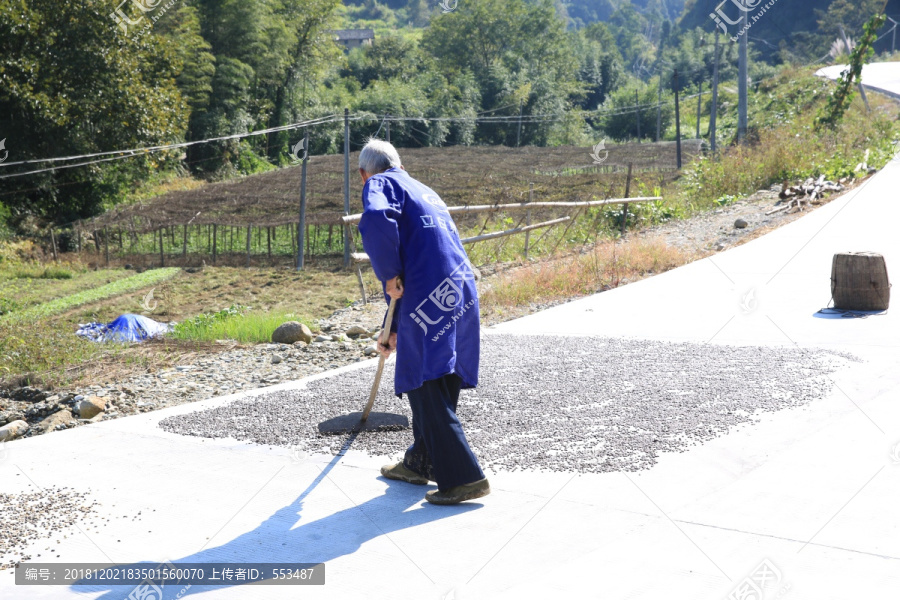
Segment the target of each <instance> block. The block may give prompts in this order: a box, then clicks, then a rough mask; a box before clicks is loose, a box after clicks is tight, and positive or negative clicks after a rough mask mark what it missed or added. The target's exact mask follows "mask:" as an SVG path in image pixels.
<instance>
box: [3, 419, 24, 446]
mask: <svg viewBox="0 0 900 600" xmlns="http://www.w3.org/2000/svg"><path fill="white" fill-rule="evenodd" d="M26 431H28V423H26V422H25V421H13V422H12V423H7V424H6V425H4V426H3V427H0V442H5V441H8V440H14V439H16V438H17V437H19V436H20V435H22V434H23V433H25V432H26Z"/></svg>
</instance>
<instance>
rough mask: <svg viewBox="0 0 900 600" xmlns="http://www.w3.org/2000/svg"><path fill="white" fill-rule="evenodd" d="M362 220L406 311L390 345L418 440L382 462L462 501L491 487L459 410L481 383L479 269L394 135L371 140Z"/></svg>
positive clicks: (443, 499) (448, 500) (391, 471)
mask: <svg viewBox="0 0 900 600" xmlns="http://www.w3.org/2000/svg"><path fill="white" fill-rule="evenodd" d="M359 174H360V175H361V176H362V179H363V184H364V185H363V193H362V201H363V214H362V219H361V220H360V222H359V231H360V233H361V234H362V241H363V246H364V247H365V249H366V253H367V254H368V255H369V258H370V259H371V261H372V269H373V270H374V271H375V275H376V276H377V277H378V279H379V280H381V281H382V282H383V285H384V292H385V297H386V298H394V299H397V306H396V308H395V311H396V313H395V314H397V315H398V317H397V318H396V319H394V323H393V324H392V327H391V331H392V333H391V335H390V336H389V341H388V345H387V346H382V345H381V344H380V343H379V351H380V352H381V353H382V354H383V355H384V356H388V355H390V353H391V352H394V351H396V352H397V364H396V367H395V375H394V391H395V393H396V394H397V395H398V396H402V394H406V395H407V396H408V397H409V404H410V407H411V408H412V414H413V443H412V445H411V446H410V447H409V449H408V450H407V451H406V454H405V456H404V458H403V460H402V461H401V462H399V463H397V464H395V465H388V466H385V467H382V469H381V473H382V475H384V476H385V477H387V478H389V479H399V480H402V481H406V482H409V483H414V484H418V485H425V484H427V483H428V482H429V481H434V482H435V483H437V490H432V491H429V492H428V493H427V494H426V495H425V499H426V500H428V501H429V502H432V503H434V504H456V503H458V502H462V501H464V500H472V499H474V498H480V497H482V496H486V495H487V494H489V493H490V491H491V488H490V485H489V484H488V481H487V479H485V477H484V473H483V472H482V470H481V467H480V466H479V465H478V459H476V458H475V455H474V454H473V453H472V450H471V448H469V444H468V442H467V441H466V436H465V434H464V433H463V430H462V425H460V422H459V419H458V418H457V416H456V404H457V400H458V398H459V392H460V389H464V388H472V387H475V386H476V385H477V384H478V354H479V315H478V294H477V292H476V289H475V277H474V273H473V271H472V267H471V265H470V264H469V259H468V257H467V256H466V252H465V250H463V247H462V243H461V242H460V240H459V233H458V232H457V230H456V226H455V225H454V223H453V219H452V218H451V217H450V213H449V212H448V211H447V206H446V205H445V204H444V203H443V201H442V200H441V199H440V197H439V196H438V195H437V194H436V193H434V191H433V190H431V189H430V188H428V187H427V186H425V185H423V184H422V183H420V182H418V181H416V180H415V179H413V178H412V177H410V176H409V174H408V173H407V172H406V171H405V170H404V169H403V166H402V165H401V164H400V156H399V155H398V154H397V150H396V149H395V148H394V147H393V146H392V145H391V144H390V143H388V142H384V141H381V140H375V139H372V140H369V142H368V143H367V144H366V145H365V147H364V148H363V149H362V152H360V154H359Z"/></svg>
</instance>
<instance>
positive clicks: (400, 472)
mask: <svg viewBox="0 0 900 600" xmlns="http://www.w3.org/2000/svg"><path fill="white" fill-rule="evenodd" d="M381 474H382V475H384V476H385V477H387V478H388V479H396V480H398V481H405V482H407V483H414V484H416V485H425V484H426V483H428V478H426V477H422V476H421V475H419V474H418V473H416V472H415V471H411V470H410V469H407V468H406V467H404V466H403V461H402V460H401V461H400V462H398V463H397V464H396V465H384V466H383V467H381Z"/></svg>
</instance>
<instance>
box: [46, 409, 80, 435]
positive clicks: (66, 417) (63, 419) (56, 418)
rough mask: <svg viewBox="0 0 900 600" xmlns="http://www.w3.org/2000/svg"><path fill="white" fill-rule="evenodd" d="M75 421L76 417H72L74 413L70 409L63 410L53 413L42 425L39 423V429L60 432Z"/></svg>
mask: <svg viewBox="0 0 900 600" xmlns="http://www.w3.org/2000/svg"><path fill="white" fill-rule="evenodd" d="M74 420H75V417H73V416H72V411H70V410H69V409H68V408H67V409H65V410H61V411H58V412H55V413H53V414H52V415H50V416H49V417H47V418H46V419H44V420H43V421H41V422H40V423H38V427H40V428H41V429H43V430H44V432H48V431H59V430H61V429H66V426H67V425H68V424H69V423H70V422H72V421H74Z"/></svg>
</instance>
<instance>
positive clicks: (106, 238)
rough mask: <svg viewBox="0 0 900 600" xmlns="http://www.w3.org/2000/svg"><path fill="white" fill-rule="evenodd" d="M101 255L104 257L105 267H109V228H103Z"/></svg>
mask: <svg viewBox="0 0 900 600" xmlns="http://www.w3.org/2000/svg"><path fill="white" fill-rule="evenodd" d="M103 253H104V254H105V255H106V266H107V267H108V266H109V227H104V228H103Z"/></svg>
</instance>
